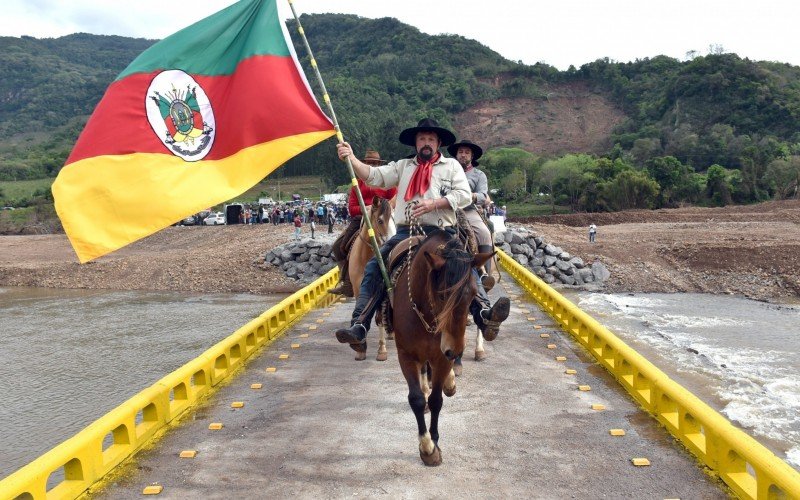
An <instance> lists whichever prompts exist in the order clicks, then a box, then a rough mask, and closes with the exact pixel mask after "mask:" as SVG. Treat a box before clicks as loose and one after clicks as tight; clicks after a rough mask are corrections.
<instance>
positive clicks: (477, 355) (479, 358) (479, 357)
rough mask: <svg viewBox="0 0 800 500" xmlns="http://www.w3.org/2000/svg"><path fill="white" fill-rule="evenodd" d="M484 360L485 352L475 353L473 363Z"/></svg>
mask: <svg viewBox="0 0 800 500" xmlns="http://www.w3.org/2000/svg"><path fill="white" fill-rule="evenodd" d="M484 359H486V351H475V361H483V360H484Z"/></svg>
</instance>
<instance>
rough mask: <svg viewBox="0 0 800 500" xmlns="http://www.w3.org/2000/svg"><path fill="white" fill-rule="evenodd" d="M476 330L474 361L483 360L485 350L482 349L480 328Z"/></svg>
mask: <svg viewBox="0 0 800 500" xmlns="http://www.w3.org/2000/svg"><path fill="white" fill-rule="evenodd" d="M477 330H478V336H477V337H475V361H483V360H484V359H486V351H484V350H483V334H482V333H481V329H480V328H478V329H477Z"/></svg>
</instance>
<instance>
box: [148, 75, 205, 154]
mask: <svg viewBox="0 0 800 500" xmlns="http://www.w3.org/2000/svg"><path fill="white" fill-rule="evenodd" d="M147 97H148V99H147V100H146V101H145V102H146V106H147V119H148V120H149V121H150V126H151V127H153V131H154V132H155V133H156V135H157V136H158V137H159V138H160V139H161V142H162V143H164V146H166V148H167V149H168V150H170V152H171V153H172V154H174V155H176V156H179V157H181V158H183V159H184V160H186V161H197V160H202V159H203V158H204V157H205V156H206V155H207V154H208V152H209V151H210V150H211V146H212V145H213V143H214V127H215V123H214V110H213V109H212V108H211V102H209V100H208V96H207V95H206V93H205V91H204V90H203V88H202V87H200V85H199V84H198V83H197V82H196V81H195V80H194V78H192V77H191V76H190V75H187V74H186V73H184V72H183V71H180V70H169V71H162V72H161V73H159V74H158V75H156V77H155V78H153V81H152V82H151V83H150V88H148V89H147Z"/></svg>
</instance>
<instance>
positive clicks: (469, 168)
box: [464, 163, 475, 174]
mask: <svg viewBox="0 0 800 500" xmlns="http://www.w3.org/2000/svg"><path fill="white" fill-rule="evenodd" d="M473 168H475V167H473V166H472V163H470V164H469V165H468V166H466V167H464V173H465V174H466V173H467V172H469V171H470V170H472V169H473Z"/></svg>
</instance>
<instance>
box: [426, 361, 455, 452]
mask: <svg viewBox="0 0 800 500" xmlns="http://www.w3.org/2000/svg"><path fill="white" fill-rule="evenodd" d="M431 371H432V378H431V394H430V396H428V407H429V408H430V409H431V427H430V436H431V440H432V441H433V447H434V451H433V452H432V453H431V454H430V455H429V456H424V455H422V453H421V451H422V450H421V449H420V458H422V461H423V462H424V463H425V465H431V466H433V465H439V464H441V463H442V450H441V449H440V448H439V414H440V413H441V411H442V404H443V399H444V398H443V397H442V391H444V394H446V395H447V396H448V397H449V396H452V395H453V394H455V393H456V377H455V374H454V373H453V364H452V363H451V362H450V361H448V360H447V359H446V358H445V357H444V356H441V357H440V358H439V359H437V360H436V361H432V362H431Z"/></svg>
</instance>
